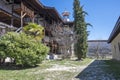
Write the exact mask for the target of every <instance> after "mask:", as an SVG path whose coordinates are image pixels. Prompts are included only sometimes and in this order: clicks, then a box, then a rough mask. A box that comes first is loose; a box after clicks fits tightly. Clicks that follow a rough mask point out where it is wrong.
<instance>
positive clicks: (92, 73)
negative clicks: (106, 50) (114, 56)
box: [76, 60, 120, 80]
mask: <svg viewBox="0 0 120 80" xmlns="http://www.w3.org/2000/svg"><path fill="white" fill-rule="evenodd" d="M107 67H108V65H106V64H105V62H104V61H103V60H95V61H94V62H93V63H91V64H90V65H89V66H88V67H87V68H86V69H84V70H83V71H82V72H80V73H79V74H78V75H77V76H76V78H77V80H116V79H114V77H113V75H112V73H107V72H105V70H104V68H107ZM117 80H118V79H117ZM119 80H120V79H119Z"/></svg>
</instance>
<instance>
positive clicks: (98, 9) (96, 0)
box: [40, 0, 120, 40]
mask: <svg viewBox="0 0 120 80" xmlns="http://www.w3.org/2000/svg"><path fill="white" fill-rule="evenodd" d="M40 1H41V2H42V3H43V4H44V5H46V6H51V7H55V8H56V9H57V11H58V12H59V14H61V13H62V12H63V11H65V10H67V11H69V12H70V13H71V15H70V20H73V0H40ZM80 2H81V5H84V10H85V11H86V12H87V13H88V14H89V15H88V16H86V22H89V23H91V24H92V25H93V27H88V30H89V31H90V35H89V37H88V39H89V40H98V39H108V38H109V35H110V33H111V32H112V30H113V28H114V25H115V23H116V21H117V19H118V17H119V16H120V0H80Z"/></svg>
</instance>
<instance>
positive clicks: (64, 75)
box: [0, 58, 92, 80]
mask: <svg viewBox="0 0 120 80" xmlns="http://www.w3.org/2000/svg"><path fill="white" fill-rule="evenodd" d="M91 61H92V59H88V58H86V59H84V60H83V61H73V60H61V61H58V60H45V61H43V63H42V64H39V65H38V66H37V67H34V68H25V69H19V70H18V69H13V70H12V69H8V68H1V66H0V80H48V79H49V80H71V79H72V78H74V76H75V75H76V74H77V72H71V71H46V69H48V68H51V67H53V66H54V65H63V66H68V67H69V66H71V67H72V66H75V67H76V66H83V65H87V64H88V63H90V62H91Z"/></svg>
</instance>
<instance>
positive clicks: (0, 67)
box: [0, 64, 38, 70]
mask: <svg viewBox="0 0 120 80" xmlns="http://www.w3.org/2000/svg"><path fill="white" fill-rule="evenodd" d="M35 67H38V65H36V66H26V67H22V66H16V65H11V64H10V65H0V70H24V69H30V68H35Z"/></svg>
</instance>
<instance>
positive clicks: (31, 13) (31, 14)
mask: <svg viewBox="0 0 120 80" xmlns="http://www.w3.org/2000/svg"><path fill="white" fill-rule="evenodd" d="M14 12H15V13H17V14H18V15H21V12H23V13H26V16H29V17H31V18H33V17H34V11H32V10H31V9H29V8H28V7H27V6H26V5H24V4H23V3H21V4H20V5H17V6H14Z"/></svg>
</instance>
